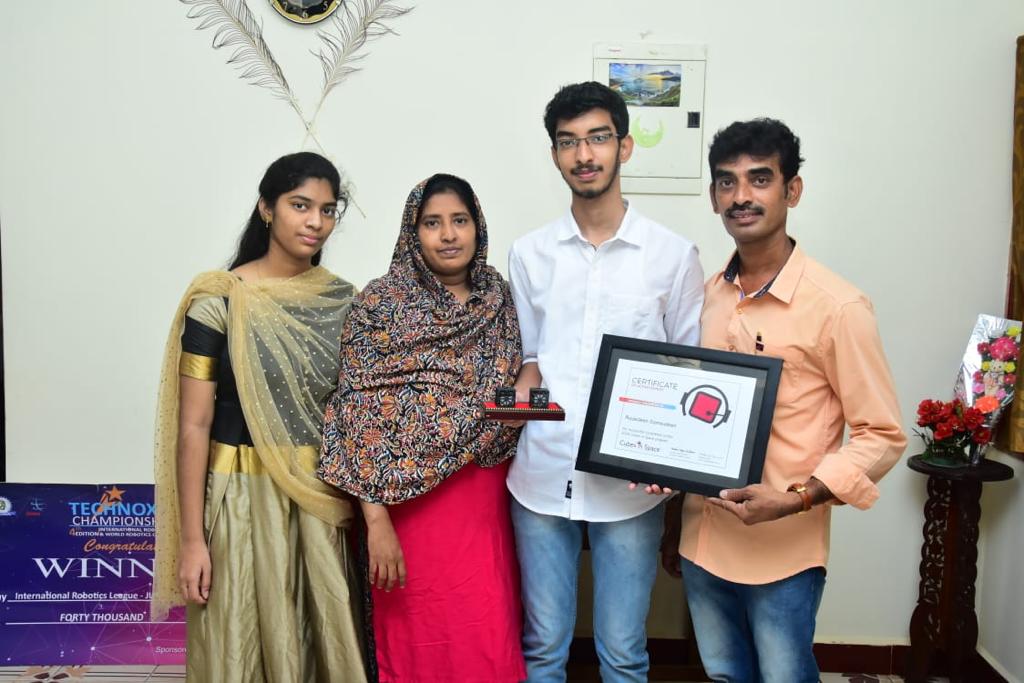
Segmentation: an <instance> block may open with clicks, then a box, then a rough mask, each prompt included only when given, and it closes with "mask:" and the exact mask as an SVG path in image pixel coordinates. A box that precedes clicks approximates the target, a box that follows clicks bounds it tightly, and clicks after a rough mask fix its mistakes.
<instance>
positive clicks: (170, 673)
mask: <svg viewBox="0 0 1024 683" xmlns="http://www.w3.org/2000/svg"><path fill="white" fill-rule="evenodd" d="M184 680H185V667H183V666H157V667H152V666H31V667H27V668H26V667H6V668H3V667H0V681H2V682H3V683H7V682H8V681H19V682H21V681H24V682H25V683H29V682H34V683H46V682H47V681H53V682H54V683H56V682H58V681H59V682H60V683H75V682H76V681H88V682H89V683H98V682H100V681H109V682H110V683H147V682H148V683H162V682H166V681H184ZM902 680H903V679H902V678H900V677H899V676H884V675H875V674H851V673H826V674H822V675H821V681H822V683H898V682H899V681H902ZM941 681H945V679H935V680H934V683H941ZM675 683H686V682H685V681H676V682H675Z"/></svg>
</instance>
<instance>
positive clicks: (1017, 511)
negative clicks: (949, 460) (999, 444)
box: [976, 451, 1024, 683]
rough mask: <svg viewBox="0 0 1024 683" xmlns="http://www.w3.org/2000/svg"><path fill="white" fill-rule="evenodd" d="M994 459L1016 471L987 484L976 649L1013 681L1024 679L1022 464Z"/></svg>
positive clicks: (1010, 459)
mask: <svg viewBox="0 0 1024 683" xmlns="http://www.w3.org/2000/svg"><path fill="white" fill-rule="evenodd" d="M989 457H991V458H992V459H994V460H998V461H999V462H1003V463H1006V464H1007V465H1009V466H1011V467H1012V468H1013V470H1014V478H1013V479H1012V480H1010V481H1008V482H999V483H991V484H985V487H984V488H983V489H982V494H981V541H982V546H981V548H980V552H979V555H980V557H981V558H982V560H981V562H979V566H978V594H977V597H976V604H977V609H978V650H979V651H980V652H981V653H982V655H983V656H984V657H985V658H986V659H988V661H989V662H990V663H991V664H992V665H993V666H995V667H996V669H997V670H998V671H999V672H1000V673H1001V674H1003V676H1005V677H1006V679H1007V680H1009V681H1011V683H1020V682H1021V681H1024V650H1022V649H1021V635H1020V628H1021V624H1024V599H1021V593H1024V574H1022V573H1021V565H1022V563H1024V526H1021V520H1024V491H1022V490H1021V479H1024V463H1022V462H1021V460H1020V459H1019V458H1014V457H1013V456H1009V455H1005V454H1003V453H999V452H997V451H994V452H990V456H989Z"/></svg>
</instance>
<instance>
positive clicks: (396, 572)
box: [366, 514, 405, 591]
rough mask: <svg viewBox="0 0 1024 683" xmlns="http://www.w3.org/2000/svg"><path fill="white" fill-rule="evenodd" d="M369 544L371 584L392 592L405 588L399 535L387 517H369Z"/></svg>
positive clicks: (403, 563) (403, 560)
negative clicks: (394, 589)
mask: <svg viewBox="0 0 1024 683" xmlns="http://www.w3.org/2000/svg"><path fill="white" fill-rule="evenodd" d="M366 530H367V544H368V545H369V550H370V583H371V584H373V585H375V586H376V587H377V588H381V589H383V590H386V591H390V590H391V589H392V588H394V587H395V584H396V583H397V584H398V587H399V588H405V558H404V557H403V556H402V545H401V543H399V542H398V534H396V533H395V527H393V526H392V525H391V518H390V517H389V516H388V515H387V514H384V515H379V516H375V517H373V518H372V519H371V518H370V517H367V520H366Z"/></svg>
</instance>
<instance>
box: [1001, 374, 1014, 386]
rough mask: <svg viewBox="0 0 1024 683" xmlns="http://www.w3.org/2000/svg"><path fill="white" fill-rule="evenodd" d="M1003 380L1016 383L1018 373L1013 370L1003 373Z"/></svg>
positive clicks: (1007, 382)
mask: <svg viewBox="0 0 1024 683" xmlns="http://www.w3.org/2000/svg"><path fill="white" fill-rule="evenodd" d="M1003 382H1005V383H1006V384H1016V383H1017V375H1015V374H1013V373H1012V372H1008V373H1006V374H1005V375H1003Z"/></svg>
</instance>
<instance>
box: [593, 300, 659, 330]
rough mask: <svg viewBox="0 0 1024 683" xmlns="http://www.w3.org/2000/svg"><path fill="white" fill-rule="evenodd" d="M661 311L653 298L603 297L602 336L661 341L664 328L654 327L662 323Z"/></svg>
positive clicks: (657, 302)
mask: <svg viewBox="0 0 1024 683" xmlns="http://www.w3.org/2000/svg"><path fill="white" fill-rule="evenodd" d="M660 308H661V306H660V302H659V300H658V298H657V297H654V296H643V295H639V294H619V293H614V294H606V295H605V296H604V297H603V299H602V301H601V332H602V333H603V334H617V335H620V336H623V337H637V336H642V337H644V338H645V339H652V340H655V341H664V339H665V330H664V325H658V324H657V323H658V322H659V321H660V319H661V311H660ZM658 330H660V334H659V333H658Z"/></svg>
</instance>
